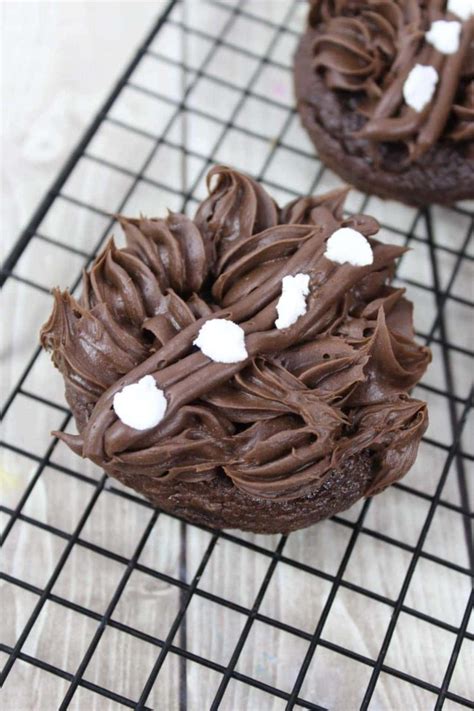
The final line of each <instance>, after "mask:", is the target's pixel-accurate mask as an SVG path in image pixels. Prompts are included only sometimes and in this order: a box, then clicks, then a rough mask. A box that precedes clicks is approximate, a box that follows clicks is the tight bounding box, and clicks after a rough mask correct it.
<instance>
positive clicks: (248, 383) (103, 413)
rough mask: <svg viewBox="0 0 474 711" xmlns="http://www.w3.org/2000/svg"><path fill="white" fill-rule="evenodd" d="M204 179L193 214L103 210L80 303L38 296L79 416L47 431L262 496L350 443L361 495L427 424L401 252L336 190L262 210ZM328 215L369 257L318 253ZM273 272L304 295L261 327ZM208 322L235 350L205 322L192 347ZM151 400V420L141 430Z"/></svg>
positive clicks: (246, 189)
mask: <svg viewBox="0 0 474 711" xmlns="http://www.w3.org/2000/svg"><path fill="white" fill-rule="evenodd" d="M382 4H383V3H382ZM209 185H210V195H209V197H208V198H207V199H206V200H205V201H204V202H203V203H202V204H201V206H200V207H199V209H198V211H197V213H196V216H195V218H194V220H191V219H189V218H187V217H185V216H184V215H179V214H170V215H169V217H168V218H167V219H166V220H152V219H146V218H140V219H138V220H132V219H128V218H125V217H121V216H119V218H118V219H119V222H120V224H121V226H122V228H123V230H124V232H125V237H126V246H125V247H124V248H123V249H118V248H117V247H116V246H115V244H114V242H113V241H110V242H109V244H108V245H107V247H106V248H105V250H104V252H103V253H102V254H101V255H99V257H97V259H96V260H95V261H94V263H93V265H92V267H91V269H90V271H89V272H88V273H87V274H86V275H84V290H83V295H82V298H81V300H80V301H79V302H77V301H76V300H75V299H74V298H73V297H72V296H71V295H70V294H68V293H67V292H60V291H58V290H56V291H55V292H54V307H53V312H52V315H51V317H50V319H49V320H48V322H47V323H46V324H45V325H44V327H43V329H42V332H41V342H42V344H43V346H44V347H45V348H47V349H48V350H50V351H51V352H52V357H53V361H54V363H55V365H56V366H57V367H58V368H59V369H60V371H61V372H62V374H63V376H64V379H65V382H66V393H67V396H68V399H69V401H70V403H71V406H72V407H73V410H74V412H75V413H76V416H77V420H78V425H79V429H80V434H79V435H76V436H74V435H66V434H63V433H59V436H60V437H61V438H62V439H63V440H64V441H66V442H67V443H68V444H69V446H71V448H72V449H73V450H74V451H76V452H77V453H79V454H81V455H82V456H84V457H89V458H90V459H92V460H93V461H94V462H96V463H98V464H99V465H101V466H102V467H103V468H104V469H106V471H108V472H109V473H111V474H112V475H113V474H114V473H115V474H117V475H120V474H122V473H128V474H132V475H136V476H141V477H145V478H147V477H151V478H153V480H154V481H155V480H169V479H179V480H184V481H201V480H206V479H210V478H212V477H215V476H217V475H219V476H222V475H225V476H227V477H228V478H229V479H230V480H231V481H232V482H233V484H234V485H235V486H236V487H238V488H239V489H241V490H243V491H245V492H247V493H249V494H253V495H258V496H262V497H269V498H291V497H298V496H301V495H305V494H306V493H308V492H309V491H314V490H315V487H316V488H317V487H318V486H319V485H322V484H323V483H324V481H325V479H326V477H328V476H329V473H330V472H331V471H332V470H333V469H334V468H337V467H338V466H339V465H342V464H343V463H344V462H345V461H346V460H347V458H349V457H353V456H357V455H359V454H363V455H364V456H370V457H371V458H372V462H373V476H372V480H371V482H370V486H369V489H368V490H367V493H370V494H371V493H374V492H376V491H379V490H381V489H382V488H384V486H386V485H388V484H390V483H391V482H392V481H394V480H395V479H397V478H399V477H401V476H402V475H403V474H404V473H405V472H406V471H407V469H408V468H409V466H410V465H411V463H412V461H413V457H414V456H415V453H416V449H417V446H418V442H419V439H420V437H421V435H422V433H423V431H424V429H425V427H426V424H427V415H426V406H425V404H424V403H422V402H419V401H418V400H414V399H412V398H410V397H409V396H408V394H407V393H408V392H409V390H410V389H411V388H412V387H413V386H414V385H415V384H416V383H417V382H418V380H419V379H420V377H421V376H422V374H423V372H424V370H425V368H426V366H427V364H428V362H429V359H430V353H429V350H428V349H426V348H423V347H420V346H418V345H417V344H416V343H415V342H414V340H413V330H412V318H411V305H410V303H409V302H408V301H406V299H405V297H404V292H403V290H402V289H395V288H393V287H391V286H390V281H391V278H392V276H393V272H394V263H395V260H396V258H397V257H398V256H400V255H401V254H402V253H403V251H404V250H403V249H402V248H399V247H395V246H390V245H384V244H381V243H380V242H378V241H377V240H376V239H374V238H373V235H374V234H375V233H376V232H377V229H378V225H377V223H376V221H375V220H373V219H372V218H368V217H366V216H363V215H355V216H352V217H348V218H345V217H344V216H343V213H342V205H343V201H344V197H345V195H346V192H347V191H345V190H343V191H334V192H332V193H328V194H327V195H323V196H321V197H318V198H316V197H305V198H301V199H298V200H295V201H293V202H291V203H290V204H289V205H287V206H286V207H283V208H280V207H278V206H277V205H276V203H275V202H274V201H273V200H272V199H271V197H270V196H269V195H268V194H267V193H266V192H265V190H264V189H263V187H262V186H260V185H259V184H258V183H256V182H255V181H253V180H252V179H251V178H249V177H248V176H245V175H242V174H240V173H238V172H236V171H233V170H231V169H230V168H227V167H223V166H218V167H216V168H214V169H213V170H212V171H211V173H210V174H209ZM341 229H342V230H344V229H346V230H348V231H349V232H351V231H352V232H354V231H356V232H357V234H358V235H359V238H360V240H359V241H358V240H355V242H353V243H352V249H353V250H354V249H355V250H357V249H358V247H357V245H358V244H359V242H360V243H361V244H362V245H363V246H364V248H366V249H369V248H370V254H371V259H366V258H365V257H364V258H363V259H359V260H358V259H355V263H354V264H350V263H348V262H347V261H346V262H344V263H338V262H337V261H331V259H328V258H327V255H326V252H327V243H328V240H329V239H330V238H331V235H333V234H334V233H336V232H337V231H338V230H341ZM285 279H286V281H285V282H284V283H285V284H288V283H291V284H293V282H295V280H296V282H300V281H302V279H304V284H302V285H301V286H302V289H301V290H300V291H301V294H300V295H301V296H304V308H299V307H298V309H297V311H298V315H297V318H291V319H290V321H291V323H288V326H287V327H285V328H281V329H279V328H277V327H276V326H275V321H276V319H277V315H278V314H277V306H278V304H279V303H280V299H281V297H282V281H283V280H285ZM303 287H304V288H303ZM298 293H300V292H298ZM290 296H291V295H290ZM216 323H217V324H221V326H222V324H224V326H225V328H226V329H227V330H229V329H232V330H233V331H235V333H236V334H238V337H239V343H240V345H242V344H244V350H245V354H244V355H243V356H242V357H240V356H239V358H237V357H234V356H235V351H236V345H235V343H234V345H232V344H222V343H218V342H217V341H216V338H215V334H214V336H212V338H211V343H210V345H211V346H212V349H213V351H214V349H215V348H216V347H218V348H219V351H220V350H221V349H222V346H226V348H224V350H226V356H225V357H224V358H221V357H220V356H219V357H213V356H212V355H211V357H210V358H209V357H207V355H206V353H207V349H208V347H209V339H207V340H206V342H205V347H203V338H202V336H203V334H204V333H205V331H206V330H209V329H208V328H207V329H206V328H204V329H203V326H204V325H205V324H210V325H211V324H216ZM223 333H224V332H223ZM199 334H201V336H200V335H199ZM226 334H227V331H226V332H225V333H224V335H221V336H219V334H218V337H219V338H220V337H222V338H227V337H228V336H227V335H226ZM211 335H212V334H211ZM230 336H232V338H233V337H234V336H233V335H232V334H229V338H230ZM195 344H197V345H200V347H201V350H199V349H198V348H197V347H196V345H195ZM229 348H230V350H231V351H232V353H231V355H232V357H228V353H227V351H228V350H229ZM150 376H151V379H150ZM144 383H145V384H146V383H149V384H150V386H153V387H151V388H150V393H148V391H147V397H148V395H150V396H152V398H150V403H149V404H150V412H151V414H150V418H147V419H146V422H145V423H144V424H143V423H142V421H141V419H139V418H138V415H137V412H135V411H134V412H133V413H127V411H126V410H127V407H129V405H128V403H129V402H132V405H133V407H135V408H136V403H137V398H138V399H139V397H141V395H140V393H141V391H140V392H138V387H139V386H140V387H142V388H143V387H144V385H143V384H144ZM140 384H141V385H140ZM123 393H125V394H126V395H127V397H124V396H123ZM118 394H119V395H120V394H122V396H121V397H117V396H118ZM132 395H133V397H132ZM158 397H159V398H161V399H160V402H159V403H158ZM117 402H119V404H120V406H121V410H120V418H119V417H117V413H116V411H115V410H114V406H116V405H117ZM114 403H115V405H114ZM164 403H165V404H166V407H165V408H164V409H165V412H164V417H163V419H162V420H160V421H159V422H158V424H157V425H156V426H151V427H149V428H147V429H145V425H148V423H149V422H150V421H151V422H153V418H155V417H156V421H158V420H159V419H160V417H161V416H162V415H161V410H159V407H158V405H159V406H160V407H162V405H163V404H164ZM158 411H159V412H158ZM129 414H131V415H133V417H132V418H130V417H129V416H128V415H129ZM138 414H139V413H138ZM158 414H159V417H158ZM136 415H137V417H136ZM137 418H138V419H137ZM130 421H132V422H137V421H139V425H142V424H143V428H141V427H137V428H135V429H134V428H133V427H129V426H127V424H125V423H126V422H130Z"/></svg>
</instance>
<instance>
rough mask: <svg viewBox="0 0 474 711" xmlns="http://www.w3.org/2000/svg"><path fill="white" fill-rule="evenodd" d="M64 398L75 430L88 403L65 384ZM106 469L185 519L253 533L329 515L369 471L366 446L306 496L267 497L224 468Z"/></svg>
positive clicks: (360, 488)
mask: <svg viewBox="0 0 474 711" xmlns="http://www.w3.org/2000/svg"><path fill="white" fill-rule="evenodd" d="M66 399H67V401H68V403H69V406H70V408H71V411H72V414H73V416H74V419H75V421H76V424H77V427H78V429H79V431H81V430H82V429H83V428H84V427H85V425H86V423H87V420H88V419H89V416H90V413H91V409H92V408H91V405H90V404H89V403H88V402H87V401H86V400H85V399H82V398H81V397H80V396H79V395H78V393H77V392H75V391H74V390H72V388H70V387H68V386H66ZM106 472H107V474H109V475H110V476H112V477H114V478H116V479H118V480H119V481H120V482H121V483H122V484H125V485H126V486H128V487H130V488H131V489H133V490H134V491H136V492H137V493H139V494H142V495H143V496H145V497H146V498H147V499H148V500H149V501H150V502H151V503H152V504H153V505H154V506H157V507H158V508H159V509H161V510H162V511H165V512H167V513H171V514H173V515H175V516H179V517H180V518H183V519H185V520H186V521H188V522H189V523H192V524H197V525H200V526H205V527H207V528H213V529H223V528H227V529H232V528H237V529H240V530H242V531H250V532H252V533H267V534H271V533H290V532H291V531H295V530H297V529H300V528H306V527H307V526H311V525H312V524H313V523H317V522H318V521H321V520H323V519H326V518H329V517H330V516H333V515H334V514H336V513H339V512H340V511H344V510H345V509H348V508H349V507H350V506H352V505H353V504H354V503H355V502H356V501H358V500H359V499H360V498H362V497H363V496H364V493H365V491H367V488H368V486H369V484H370V482H371V479H372V477H373V471H372V457H371V455H370V453H369V452H364V453H362V454H361V456H359V457H357V458H355V457H352V458H350V459H349V458H348V459H347V460H346V461H345V462H344V463H343V465H342V466H341V467H340V468H339V469H333V470H332V471H330V472H329V474H328V475H326V477H325V479H324V482H323V483H321V482H315V484H314V489H313V490H312V491H311V492H310V493H309V494H307V495H305V496H300V497H298V498H296V499H288V500H278V501H275V500H271V499H265V498H262V497H256V496H250V495H249V494H246V493H245V492H243V491H240V489H237V487H235V486H234V484H233V483H232V481H231V480H230V479H229V478H228V477H227V476H226V475H225V474H224V473H223V472H222V473H221V474H220V475H219V476H217V477H215V478H214V479H211V480H209V481H200V482H185V481H164V480H163V479H161V478H158V477H157V478H153V477H152V476H144V475H142V474H137V473H130V474H128V473H127V474H124V473H123V472H117V471H114V469H113V468H110V469H109V468H107V469H106Z"/></svg>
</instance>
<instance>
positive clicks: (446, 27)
mask: <svg viewBox="0 0 474 711" xmlns="http://www.w3.org/2000/svg"><path fill="white" fill-rule="evenodd" d="M461 29H462V25H461V23H460V22H456V20H454V21H453V22H447V21H446V20H437V21H436V22H433V23H432V25H431V27H430V29H429V31H428V32H427V33H426V39H427V40H428V42H429V43H430V44H432V45H433V47H434V48H435V49H437V50H438V52H441V53H442V54H454V53H455V52H457V51H458V49H459V43H460V37H461Z"/></svg>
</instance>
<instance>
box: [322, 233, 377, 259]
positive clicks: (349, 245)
mask: <svg viewBox="0 0 474 711" xmlns="http://www.w3.org/2000/svg"><path fill="white" fill-rule="evenodd" d="M324 256H325V257H326V258H327V259H330V260H331V261H332V262H338V264H344V262H349V264H353V265H354V266H355V267H365V266H366V265H367V264H372V262H373V261H374V254H373V252H372V247H371V246H370V243H369V241H368V240H367V239H366V238H365V237H364V235H362V234H361V233H360V232H357V230H354V229H352V227H340V228H339V229H338V230H336V231H335V232H334V233H333V234H332V235H331V236H330V238H329V239H328V241H327V242H326V251H325V253H324Z"/></svg>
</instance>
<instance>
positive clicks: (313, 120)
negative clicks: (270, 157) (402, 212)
mask: <svg viewBox="0 0 474 711" xmlns="http://www.w3.org/2000/svg"><path fill="white" fill-rule="evenodd" d="M473 13H474V5H473V3H472V0H361V1H360V2H359V1H357V2H356V1H355V0H311V2H310V11H309V16H308V28H307V31H306V33H305V34H304V36H303V37H302V39H301V42H300V45H299V47H298V50H297V53H296V57H295V75H294V77H295V92H296V99H297V104H298V111H299V113H300V116H301V119H302V122H303V125H304V126H305V128H306V129H307V131H308V133H309V136H310V138H311V139H312V141H313V143H314V145H315V146H316V148H317V151H318V154H319V156H320V158H321V160H322V161H323V162H324V163H325V164H326V165H328V166H329V167H330V168H332V170H334V171H335V172H336V173H338V174H339V175H340V176H341V177H342V178H343V179H344V180H346V181H348V182H349V183H352V184H353V185H355V186H356V187H357V188H359V189H360V190H363V191H365V192H369V193H373V194H375V195H379V196H381V197H387V198H395V199H399V200H402V201H404V202H406V203H408V204H411V205H427V204H429V203H444V204H451V203H453V202H455V201H457V200H462V199H465V198H474V17H473Z"/></svg>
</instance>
